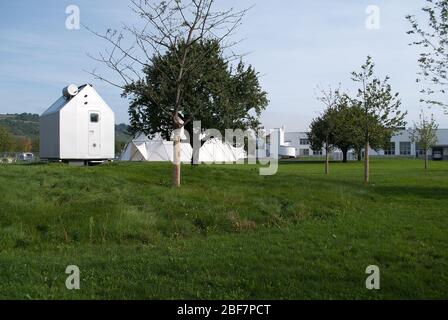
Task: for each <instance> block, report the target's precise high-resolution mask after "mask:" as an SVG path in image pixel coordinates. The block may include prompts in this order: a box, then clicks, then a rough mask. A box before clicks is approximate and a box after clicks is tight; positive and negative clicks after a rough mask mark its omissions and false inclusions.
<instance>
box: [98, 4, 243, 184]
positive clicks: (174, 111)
mask: <svg viewBox="0 0 448 320" xmlns="http://www.w3.org/2000/svg"><path fill="white" fill-rule="evenodd" d="M130 2H131V10H132V11H133V12H134V13H135V14H136V16H137V17H138V18H140V19H141V23H140V24H138V25H124V26H123V28H122V29H121V30H119V31H117V30H111V29H108V30H107V31H106V33H105V34H99V33H97V32H93V31H92V33H93V34H95V35H96V36H98V37H100V38H101V39H103V40H105V41H106V42H107V43H108V44H109V45H110V49H109V50H104V51H103V52H100V53H99V54H98V56H97V57H92V58H94V59H95V60H96V61H98V62H100V63H104V64H105V65H106V66H107V67H108V69H109V70H111V71H113V72H114V73H115V74H116V75H118V76H119V80H118V81H113V80H110V77H109V76H102V75H101V74H99V73H98V72H96V71H93V72H92V74H93V75H94V76H95V77H96V78H97V79H100V80H104V81H106V82H108V83H109V84H112V85H115V86H117V87H119V88H122V89H124V92H125V94H128V95H129V94H132V93H133V92H134V91H135V92H139V93H142V94H143V95H144V96H142V97H139V96H135V97H134V98H135V100H136V101H134V103H133V104H134V106H135V105H138V102H137V100H139V99H140V98H143V99H142V103H145V101H150V102H151V105H152V106H155V108H147V112H148V113H149V114H151V116H150V117H146V119H147V121H148V123H145V124H144V126H145V128H147V129H148V128H153V127H162V128H167V130H168V128H174V129H175V130H174V131H173V134H174V137H173V140H174V141H173V155H174V165H173V174H172V181H173V185H174V186H175V187H179V186H180V184H181V131H182V129H184V128H185V127H186V126H187V125H188V123H189V121H193V120H194V118H191V119H187V118H186V113H187V112H186V110H187V109H188V108H192V106H186V105H185V104H186V103H188V101H191V100H195V99H196V100H197V101H196V103H195V104H194V109H195V110H194V115H198V114H202V113H203V112H205V111H204V110H203V107H204V108H206V107H205V106H204V105H203V104H202V102H203V101H204V100H203V97H202V95H203V94H205V93H206V92H207V90H203V88H200V87H198V86H197V85H196V84H195V83H193V82H191V81H192V79H197V77H192V76H191V75H192V74H198V72H197V70H198V69H199V70H202V71H204V65H205V61H207V60H208V52H204V51H203V50H200V49H198V47H197V44H198V43H199V44H200V43H203V44H204V43H206V42H208V41H215V43H216V44H219V45H220V46H221V47H224V48H226V49H229V48H230V47H232V45H233V44H234V42H232V41H230V39H231V37H232V36H233V35H234V33H235V31H236V29H237V28H238V27H239V26H240V25H241V22H242V20H243V18H244V16H245V14H246V12H247V10H241V11H238V10H234V9H233V8H230V9H226V10H219V9H216V8H217V6H216V3H215V0H176V1H165V0H155V1H134V0H131V1H130ZM129 43H133V44H134V45H129ZM227 51H230V50H227ZM164 57H167V58H169V59H168V61H169V64H168V68H163V71H160V70H159V71H160V77H162V76H163V81H160V82H159V83H160V84H161V86H160V87H159V88H157V92H158V93H159V94H158V95H154V93H155V92H154V90H153V89H154V88H151V87H150V86H148V90H146V91H144V90H143V91H142V90H141V89H142V86H144V85H145V83H146V84H149V83H148V82H147V81H146V80H147V79H148V74H151V73H152V72H151V69H153V68H154V66H156V65H159V61H160V60H163V58H164ZM218 67H219V66H215V65H207V72H205V73H202V76H201V77H200V78H202V77H207V73H208V69H210V70H213V69H217V68H218ZM142 70H143V72H142ZM108 78H109V79H108ZM194 88H196V89H198V90H199V92H197V94H198V96H197V97H187V95H188V94H190V93H192V92H193V91H192V90H193V89H194ZM167 95H171V96H172V97H170V99H166V97H167ZM159 99H165V100H166V101H159ZM165 102H170V104H165ZM132 112H134V111H132V110H131V113H132ZM161 112H164V113H166V114H167V115H168V116H164V117H163V118H161V119H160V120H156V117H155V116H154V115H159V114H161ZM136 116H138V112H137V114H135V115H134V114H131V117H133V118H135V117H136ZM167 118H169V119H170V121H169V122H168V121H167ZM148 130H150V129H148Z"/></svg>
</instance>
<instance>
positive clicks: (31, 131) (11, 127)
mask: <svg viewBox="0 0 448 320" xmlns="http://www.w3.org/2000/svg"><path fill="white" fill-rule="evenodd" d="M0 127H3V128H6V129H8V131H9V132H10V133H11V134H12V135H14V136H19V137H27V138H34V137H37V136H38V135H39V115H37V114H31V113H21V114H0Z"/></svg>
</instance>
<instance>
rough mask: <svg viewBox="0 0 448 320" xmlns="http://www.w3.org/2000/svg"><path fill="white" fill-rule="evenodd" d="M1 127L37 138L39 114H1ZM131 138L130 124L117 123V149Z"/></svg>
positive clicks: (18, 134)
mask: <svg viewBox="0 0 448 320" xmlns="http://www.w3.org/2000/svg"><path fill="white" fill-rule="evenodd" d="M0 127H3V128H6V129H7V130H8V131H9V132H10V133H11V134H12V135H14V136H15V137H23V138H29V139H31V140H35V139H37V138H38V137H39V115H38V114H32V113H21V114H0ZM130 139H131V136H130V135H129V133H128V125H126V124H124V123H122V124H119V125H115V141H116V148H117V151H118V149H121V148H122V147H123V146H124V145H125V144H126V143H127V142H128V141H129V140H130Z"/></svg>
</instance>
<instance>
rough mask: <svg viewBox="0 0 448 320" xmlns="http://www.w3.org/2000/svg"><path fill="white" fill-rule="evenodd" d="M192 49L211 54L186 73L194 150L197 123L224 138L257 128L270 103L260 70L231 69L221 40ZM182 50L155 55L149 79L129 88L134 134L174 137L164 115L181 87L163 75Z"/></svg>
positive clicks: (187, 120) (185, 107) (185, 116)
mask: <svg viewBox="0 0 448 320" xmlns="http://www.w3.org/2000/svg"><path fill="white" fill-rule="evenodd" d="M191 50H192V52H197V53H196V54H197V55H198V56H206V58H204V60H203V64H202V65H201V66H199V67H197V68H195V69H194V70H192V71H191V72H189V73H188V74H187V75H185V84H184V89H183V98H182V112H181V118H182V121H183V122H184V127H185V129H186V131H187V132H188V133H189V136H190V144H191V146H192V147H193V146H194V145H195V144H194V139H198V135H197V134H195V133H194V132H193V121H201V123H202V127H204V128H213V129H217V130H219V131H220V132H221V134H222V135H223V136H224V131H225V130H226V129H233V130H235V129H242V130H246V129H257V128H258V127H259V126H260V122H259V117H260V115H261V112H262V111H263V110H264V109H265V108H266V106H267V104H268V99H267V93H266V92H264V91H263V90H262V88H261V86H260V84H259V81H258V74H257V72H256V71H255V70H254V69H253V68H252V67H251V66H249V67H247V68H246V67H245V66H244V64H243V63H242V62H240V63H239V64H238V65H237V67H236V68H235V69H234V68H232V66H230V65H229V63H228V62H227V61H226V60H225V58H223V52H222V49H221V47H220V46H219V44H218V43H217V42H216V41H213V40H208V41H201V42H197V43H196V44H195V45H194V46H192V47H191ZM178 51H182V49H179V48H178V49H173V50H170V51H168V52H167V53H166V54H165V55H164V56H161V57H154V58H153V64H152V65H150V66H148V67H146V68H145V70H144V73H145V75H146V78H145V80H143V81H137V82H135V83H132V84H130V85H128V86H126V88H125V95H126V96H128V97H129V98H130V100H131V101H130V107H129V115H130V120H131V121H130V123H131V130H132V131H133V133H137V132H143V133H145V134H147V135H150V136H153V135H155V134H157V133H161V134H162V135H163V136H164V138H165V139H169V138H170V135H171V132H172V131H173V130H174V129H176V128H175V126H174V125H173V122H172V116H171V114H170V113H169V112H165V111H166V110H170V108H171V107H172V106H173V105H174V104H175V101H174V99H175V97H176V95H175V89H176V88H175V87H173V86H172V85H171V81H167V80H166V79H165V76H164V74H166V73H168V72H169V71H170V70H171V69H173V68H176V65H175V63H174V60H175V59H176V54H177V52H178ZM196 151H199V150H196ZM198 157H199V154H198V152H195V157H194V159H192V160H194V162H195V163H196V162H197V160H198Z"/></svg>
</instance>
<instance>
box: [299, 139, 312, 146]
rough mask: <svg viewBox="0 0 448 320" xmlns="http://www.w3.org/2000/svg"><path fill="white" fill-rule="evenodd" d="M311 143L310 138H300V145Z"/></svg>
mask: <svg viewBox="0 0 448 320" xmlns="http://www.w3.org/2000/svg"><path fill="white" fill-rule="evenodd" d="M309 144H310V140H309V139H300V145H301V146H307V145H309Z"/></svg>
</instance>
